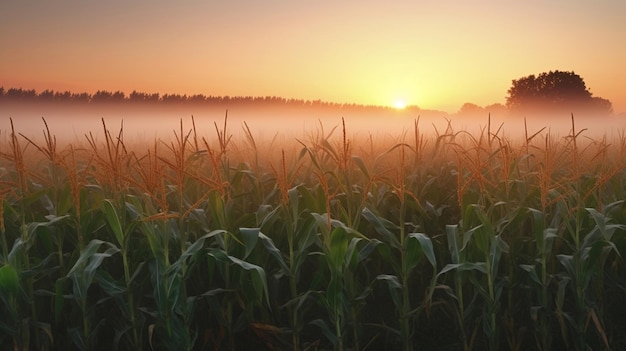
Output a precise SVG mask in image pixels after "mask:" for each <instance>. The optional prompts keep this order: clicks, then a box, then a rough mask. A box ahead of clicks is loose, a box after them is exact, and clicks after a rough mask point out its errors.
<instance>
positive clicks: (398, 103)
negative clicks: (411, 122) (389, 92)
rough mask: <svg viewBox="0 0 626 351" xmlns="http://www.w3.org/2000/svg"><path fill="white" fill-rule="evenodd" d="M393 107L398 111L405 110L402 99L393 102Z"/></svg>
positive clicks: (404, 103)
mask: <svg viewBox="0 0 626 351" xmlns="http://www.w3.org/2000/svg"><path fill="white" fill-rule="evenodd" d="M393 107H394V108H396V109H398V110H404V109H405V108H406V101H404V100H403V99H397V100H396V101H394V103H393Z"/></svg>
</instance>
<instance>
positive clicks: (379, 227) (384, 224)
mask: <svg viewBox="0 0 626 351" xmlns="http://www.w3.org/2000/svg"><path fill="white" fill-rule="evenodd" d="M361 213H362V214H363V217H365V219H366V220H367V221H368V222H370V223H371V224H372V225H374V229H376V232H378V234H380V235H382V237H383V239H385V241H386V242H387V243H388V244H389V245H391V246H392V247H393V248H395V249H401V247H400V241H399V240H398V238H397V237H396V235H395V234H394V233H393V232H392V231H391V230H389V229H388V228H394V229H397V226H396V225H395V224H393V223H391V222H390V221H388V220H386V219H384V218H381V217H379V216H377V215H376V214H374V212H372V211H371V210H370V209H369V208H367V207H365V208H364V209H363V211H362V212H361Z"/></svg>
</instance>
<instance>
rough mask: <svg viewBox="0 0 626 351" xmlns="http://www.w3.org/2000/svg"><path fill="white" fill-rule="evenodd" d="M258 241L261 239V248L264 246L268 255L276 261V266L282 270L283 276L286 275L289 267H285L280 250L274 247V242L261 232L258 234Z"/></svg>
mask: <svg viewBox="0 0 626 351" xmlns="http://www.w3.org/2000/svg"><path fill="white" fill-rule="evenodd" d="M259 239H261V243H263V246H265V248H266V249H267V251H268V252H269V253H270V255H272V256H273V257H274V258H275V259H276V262H278V265H279V266H280V268H281V269H282V270H283V272H284V273H285V274H288V273H289V267H287V264H286V263H285V260H284V259H283V256H282V254H281V252H280V250H279V249H278V248H277V247H276V245H274V241H273V240H272V239H271V238H270V237H268V236H267V235H265V234H263V233H261V232H259Z"/></svg>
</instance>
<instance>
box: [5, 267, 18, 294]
mask: <svg viewBox="0 0 626 351" xmlns="http://www.w3.org/2000/svg"><path fill="white" fill-rule="evenodd" d="M19 287H20V277H19V274H18V273H17V270H16V269H15V268H13V266H11V265H8V264H5V265H4V266H2V267H0V291H1V292H3V293H4V294H6V295H7V296H16V295H17V292H18V291H19Z"/></svg>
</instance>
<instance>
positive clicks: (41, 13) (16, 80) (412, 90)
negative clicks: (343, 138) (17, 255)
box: [0, 0, 626, 113]
mask: <svg viewBox="0 0 626 351" xmlns="http://www.w3.org/2000/svg"><path fill="white" fill-rule="evenodd" d="M624 38H626V1H624V0H603V1H589V0H550V1H547V0H544V1H539V0H527V1H508V0H474V1H456V0H438V1H435V0H432V1H420V0H413V1H370V0H358V1H356V0H344V1H335V0H333V1H326V0H318V1H307V0H300V1H278V0H267V1H244V0H230V1H208V0H204V1H196V0H189V1H180V2H178V1H177V2H175V1H161V0H159V1H154V0H152V1H147V0H134V1H119V0H113V1H82V0H81V1H78V0H74V1H69V0H57V1H17V0H15V1H14V0H3V1H2V2H1V3H0V86H4V87H5V89H6V88H10V87H22V88H25V89H36V90H37V91H41V90H44V89H52V90H55V91H65V90H71V91H73V92H89V93H94V92H96V91H97V90H109V91H118V90H121V91H124V92H125V93H130V92H132V91H133V90H136V91H142V92H150V93H151V92H158V93H161V94H164V93H170V94H171V93H177V94H187V95H192V94H205V95H229V96H280V97H284V98H295V99H305V100H317V99H321V100H324V101H330V102H339V103H357V104H373V105H393V104H394V103H395V101H397V100H404V101H405V102H406V103H407V104H410V105H417V106H419V107H421V108H424V109H436V110H443V111H448V112H455V111H458V110H459V108H460V107H461V106H462V105H463V104H464V103H466V102H471V103H474V104H478V105H480V106H485V105H489V104H493V103H505V101H506V95H507V90H508V89H509V88H510V87H511V81H512V80H513V79H517V78H520V77H524V76H527V75H530V74H539V73H541V72H547V71H550V70H562V71H574V72H576V73H577V74H579V75H580V76H581V77H582V78H583V79H584V80H585V83H586V84H587V87H588V89H589V90H590V91H591V92H592V94H593V95H594V96H599V97H602V98H605V99H609V100H610V101H611V102H612V103H613V108H614V110H615V112H617V113H620V112H626V45H625V43H626V42H625V41H624Z"/></svg>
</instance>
